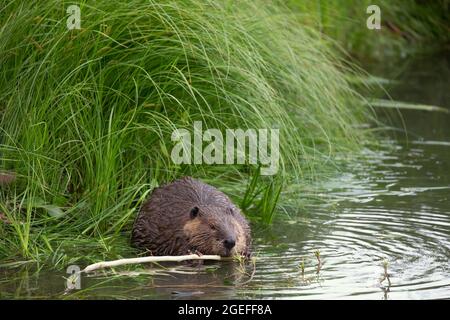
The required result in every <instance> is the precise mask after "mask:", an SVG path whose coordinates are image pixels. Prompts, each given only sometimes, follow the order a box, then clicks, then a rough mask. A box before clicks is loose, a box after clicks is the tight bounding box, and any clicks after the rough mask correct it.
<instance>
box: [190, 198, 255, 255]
mask: <svg viewBox="0 0 450 320" xmlns="http://www.w3.org/2000/svg"><path fill="white" fill-rule="evenodd" d="M238 215H239V216H238ZM246 228H248V226H247V225H246V222H245V220H244V218H243V217H242V216H240V213H239V212H235V210H234V209H233V208H231V207H212V206H194V207H192V208H191V209H190V212H189V218H188V221H187V222H186V224H185V225H184V228H183V231H184V234H185V236H186V238H187V241H188V247H189V249H190V250H191V251H195V250H197V251H199V252H200V253H202V254H216V255H220V256H225V257H227V256H234V255H247V254H248V248H247V230H246Z"/></svg>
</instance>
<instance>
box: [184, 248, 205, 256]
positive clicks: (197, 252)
mask: <svg viewBox="0 0 450 320" xmlns="http://www.w3.org/2000/svg"><path fill="white" fill-rule="evenodd" d="M187 252H188V254H196V255H198V256H199V257H201V256H203V253H201V252H200V251H198V250H197V249H193V250H188V251H187Z"/></svg>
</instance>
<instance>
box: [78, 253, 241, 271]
mask: <svg viewBox="0 0 450 320" xmlns="http://www.w3.org/2000/svg"><path fill="white" fill-rule="evenodd" d="M230 259H233V258H230V257H221V256H217V255H201V256H199V255H197V254H189V255H184V256H151V257H142V258H130V259H120V260H114V261H102V262H97V263H94V264H91V265H88V266H87V267H86V268H84V269H83V270H82V271H81V272H85V273H89V272H92V271H94V270H98V269H103V268H111V267H117V266H122V265H126V264H139V263H149V262H181V261H186V260H216V261H220V260H230Z"/></svg>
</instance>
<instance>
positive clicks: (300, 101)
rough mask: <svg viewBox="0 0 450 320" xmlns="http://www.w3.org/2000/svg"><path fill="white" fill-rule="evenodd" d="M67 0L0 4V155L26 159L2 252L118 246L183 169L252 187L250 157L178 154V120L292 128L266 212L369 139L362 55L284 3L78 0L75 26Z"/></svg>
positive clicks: (219, 182)
mask: <svg viewBox="0 0 450 320" xmlns="http://www.w3.org/2000/svg"><path fill="white" fill-rule="evenodd" d="M69 4H72V3H71V2H66V1H57V0H48V1H18V0H12V1H9V2H8V3H6V5H4V6H2V7H1V8H0V65H1V72H0V112H1V119H0V121H1V122H0V123H1V126H0V130H1V131H0V137H1V144H0V157H1V159H0V163H1V166H0V168H1V169H4V170H5V169H6V170H11V171H14V172H16V173H17V181H16V183H15V184H14V185H12V186H9V187H8V189H2V190H1V192H0V197H1V198H0V204H1V206H0V211H2V212H3V213H4V214H5V215H6V217H7V218H8V219H9V221H10V222H11V224H4V223H3V224H2V223H0V235H1V236H0V258H3V259H5V258H9V259H17V258H18V257H21V259H24V260H30V261H50V262H51V263H52V264H56V265H62V264H64V263H67V262H68V261H71V259H73V258H74V257H76V259H78V258H79V257H81V256H83V255H87V253H86V252H91V254H92V252H95V253H96V254H98V255H116V254H118V253H115V252H116V249H117V248H118V247H121V248H126V241H123V240H124V239H126V237H127V235H128V233H127V231H128V230H129V228H130V226H131V223H132V221H133V219H134V217H135V214H136V209H137V208H138V207H139V205H140V204H141V203H142V201H143V200H144V199H145V198H146V196H147V195H148V193H149V192H150V191H151V190H152V188H153V187H155V186H157V185H158V184H161V183H163V182H167V181H170V180H172V179H173V178H175V177H178V176H182V175H194V176H196V177H199V178H201V179H204V180H206V181H208V182H210V183H212V184H214V185H216V186H218V187H224V189H226V188H229V190H230V193H231V194H232V195H233V196H234V198H235V199H236V200H237V201H245V199H242V198H241V196H240V194H245V188H246V186H247V180H248V179H251V178H249V177H248V175H249V172H252V170H251V168H249V166H246V165H235V166H206V165H196V166H186V165H181V166H177V165H175V164H173V162H172V161H171V159H170V150H171V148H172V146H173V143H172V142H171V140H170V137H171V133H172V131H173V130H174V129H176V128H187V129H189V130H190V129H191V128H192V124H193V122H194V121H202V122H203V127H204V128H207V127H209V128H219V129H221V130H224V129H226V128H243V129H246V128H279V129H280V151H281V159H280V166H281V167H280V172H279V175H278V177H276V180H274V179H272V178H271V179H262V178H258V184H260V185H261V186H264V185H265V186H266V189H262V191H261V192H260V193H259V196H257V197H254V199H255V201H258V203H259V204H260V205H259V206H256V207H257V210H256V211H255V212H256V214H257V212H258V209H259V210H262V212H263V216H264V217H265V218H264V217H263V218H264V220H266V221H272V219H273V214H274V206H275V204H276V202H277V201H278V195H279V193H280V191H281V190H280V187H279V185H280V183H279V182H275V181H281V180H283V181H285V183H290V182H294V183H308V181H311V180H314V179H320V178H321V175H320V173H319V172H321V171H322V170H321V168H324V167H330V166H333V161H332V159H333V156H334V155H335V154H336V153H337V152H347V151H352V150H355V149H357V148H358V145H359V143H360V142H361V140H363V139H364V133H363V132H362V131H361V130H360V129H357V124H359V123H361V121H364V119H366V117H367V114H368V110H367V108H366V107H364V105H363V103H362V101H361V100H362V99H361V98H360V97H359V96H358V95H357V94H356V93H355V92H354V90H353V89H352V87H351V86H350V84H349V83H348V81H347V80H346V76H347V75H349V74H353V73H354V71H353V69H352V68H351V67H350V66H349V64H348V63H346V62H344V61H342V60H341V58H340V57H339V55H338V54H337V53H336V52H335V51H333V49H332V46H330V42H329V40H327V39H324V37H323V36H322V35H321V33H320V32H319V31H318V30H316V29H315V28H314V27H311V26H309V24H308V23H306V20H305V16H304V15H303V14H300V15H299V14H296V13H295V12H294V11H291V10H290V9H288V8H287V7H285V6H283V5H281V4H279V3H271V2H268V1H254V2H253V1H246V2H241V1H239V2H230V1H212V0H186V1H174V0H166V1H156V0H147V1H144V0H130V1H111V0H97V1H81V4H80V7H81V18H82V21H81V27H82V29H81V30H67V28H66V19H67V16H68V15H67V14H66V8H67V7H68V6H69ZM262 4H264V5H262ZM230 186H231V188H230ZM264 190H265V191H264ZM249 192H252V190H250V191H248V192H247V193H249ZM261 197H262V198H261ZM246 206H247V207H250V204H248V203H247V204H246ZM118 239H119V240H118ZM118 241H119V243H120V244H121V245H117V242H118ZM125 251H126V250H125ZM48 259H50V260H48Z"/></svg>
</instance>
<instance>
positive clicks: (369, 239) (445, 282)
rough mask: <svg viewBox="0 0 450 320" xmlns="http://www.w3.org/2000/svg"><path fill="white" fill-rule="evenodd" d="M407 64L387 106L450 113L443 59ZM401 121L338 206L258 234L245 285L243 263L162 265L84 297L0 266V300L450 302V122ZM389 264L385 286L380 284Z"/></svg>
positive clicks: (92, 288)
mask: <svg viewBox="0 0 450 320" xmlns="http://www.w3.org/2000/svg"><path fill="white" fill-rule="evenodd" d="M430 61H431V62H432V63H430ZM428 63H430V64H429V65H427V64H428ZM424 64H425V65H424ZM413 65H414V69H413V70H412V71H408V72H407V73H406V74H405V76H404V77H403V80H402V85H400V86H399V87H397V88H394V89H393V91H392V96H393V98H394V99H399V100H403V101H410V102H418V103H428V104H435V105H439V106H442V107H447V108H450V99H449V92H450V91H449V90H448V88H449V85H450V71H449V67H448V66H449V61H448V60H447V59H441V60H436V59H434V58H433V59H424V60H423V61H421V62H420V63H418V62H415V63H414V64H413ZM421 65H423V68H422V69H420V68H419V66H421ZM422 70H424V71H422ZM385 74H386V73H385ZM402 115H403V119H404V121H405V123H406V126H407V128H408V130H409V134H408V136H407V137H406V136H405V135H404V134H398V133H397V134H396V137H395V138H391V140H389V139H386V140H385V141H384V142H383V143H382V147H381V150H377V151H376V152H374V151H371V150H366V151H365V152H364V154H363V155H362V156H361V160H360V161H359V162H357V163H358V164H357V165H355V166H352V167H351V168H349V169H348V170H345V171H346V172H344V173H342V175H340V176H338V177H336V178H335V179H333V180H331V181H328V182H327V183H326V185H325V186H324V188H325V190H326V191H327V194H328V195H331V197H332V199H336V200H340V201H336V202H332V204H330V205H329V206H325V207H324V206H317V207H311V208H308V209H307V210H302V211H301V212H299V213H298V214H292V215H291V218H290V219H289V220H288V221H284V222H278V223H276V225H274V226H273V227H270V228H268V227H263V226H255V227H254V240H255V253H256V256H257V265H256V273H255V274H254V277H253V278H252V280H251V281H249V282H248V279H249V274H250V273H251V271H252V270H251V268H250V270H249V267H247V270H243V269H242V266H240V265H239V263H233V262H227V263H208V264H205V265H202V266H189V265H181V266H174V265H167V266H166V269H161V268H159V267H147V268H142V269H140V271H136V270H135V269H133V270H134V271H133V272H128V273H127V272H125V271H123V272H121V273H113V272H111V271H108V273H106V274H105V273H103V272H100V273H98V274H96V275H91V276H89V277H87V276H84V277H83V278H82V288H83V289H82V290H80V291H75V292H73V293H69V294H68V295H64V285H65V280H64V279H63V278H62V277H63V276H67V275H65V274H64V273H63V272H57V271H45V272H44V271H42V272H40V273H34V274H33V273H31V272H29V271H27V270H26V269H24V270H19V271H17V270H15V271H14V272H11V271H7V270H3V271H2V270H0V289H1V290H0V292H1V293H0V297H1V298H14V297H34V298H45V297H53V298H64V297H67V298H109V297H114V298H153V299H154V298H172V299H216V298H225V299H226V298H295V299H298V298H314V299H318V298H321V299H322V298H331V299H333V298H350V299H352V298H354V299H431V298H433V299H434V298H450V269H449V257H450V201H449V200H450V199H449V198H450V125H449V124H450V116H449V115H444V114H440V113H439V114H438V113H427V112H421V111H404V112H402ZM292 217H293V218H292ZM317 250H319V259H318V257H317V256H316V255H315V252H316V251H317ZM319 260H320V263H321V267H320V268H319V269H318V263H319ZM386 262H387V263H388V264H387V273H388V274H389V280H390V282H391V284H390V285H389V282H388V281H387V280H385V281H383V282H382V283H380V279H382V276H383V274H384V272H385V271H384V268H383V263H386ZM302 263H303V265H304V273H303V274H302V268H301V265H302ZM117 271H118V270H117Z"/></svg>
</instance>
